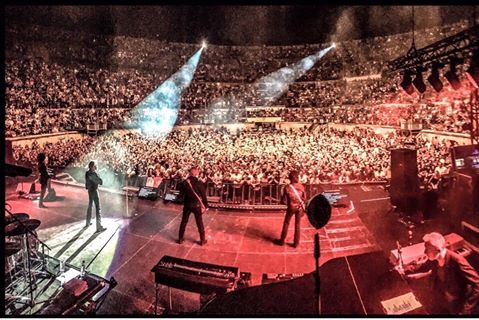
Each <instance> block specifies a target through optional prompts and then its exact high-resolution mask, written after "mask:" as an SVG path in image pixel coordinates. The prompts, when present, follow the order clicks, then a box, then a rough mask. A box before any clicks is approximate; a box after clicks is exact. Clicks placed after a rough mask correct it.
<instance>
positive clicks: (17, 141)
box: [5, 131, 85, 147]
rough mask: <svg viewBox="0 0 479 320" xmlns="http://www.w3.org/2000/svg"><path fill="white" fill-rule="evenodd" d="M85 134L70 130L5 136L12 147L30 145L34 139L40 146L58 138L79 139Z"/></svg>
mask: <svg viewBox="0 0 479 320" xmlns="http://www.w3.org/2000/svg"><path fill="white" fill-rule="evenodd" d="M84 135H85V134H83V133H79V132H78V131H70V132H58V133H50V134H41V135H36V136H24V137H16V138H6V139H5V140H6V141H11V143H12V147H15V146H21V147H24V146H31V145H32V143H33V142H34V141H36V142H37V143H38V144H39V145H40V146H42V145H44V144H45V143H55V142H57V141H60V140H64V139H80V138H82V137H83V136H84Z"/></svg>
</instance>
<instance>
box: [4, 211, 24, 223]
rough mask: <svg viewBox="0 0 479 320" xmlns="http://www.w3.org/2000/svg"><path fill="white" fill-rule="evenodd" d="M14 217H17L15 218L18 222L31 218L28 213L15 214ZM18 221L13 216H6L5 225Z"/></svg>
mask: <svg viewBox="0 0 479 320" xmlns="http://www.w3.org/2000/svg"><path fill="white" fill-rule="evenodd" d="M13 215H14V216H15V218H17V219H18V220H20V221H22V222H23V221H25V220H28V219H30V216H29V215H28V213H23V212H20V213H14V214H13ZM16 221H17V220H15V219H14V218H13V217H12V216H5V225H7V224H10V223H14V222H16Z"/></svg>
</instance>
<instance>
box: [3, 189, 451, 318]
mask: <svg viewBox="0 0 479 320" xmlns="http://www.w3.org/2000/svg"><path fill="white" fill-rule="evenodd" d="M53 186H54V188H55V190H56V193H57V195H58V196H59V200H58V201H55V202H46V203H45V204H46V206H47V208H45V209H40V208H38V201H37V200H31V199H25V198H20V197H19V196H18V194H17V193H16V192H15V187H16V186H12V187H9V188H7V190H6V201H7V203H8V204H9V205H11V207H12V211H13V212H26V213H28V214H29V215H30V218H33V219H39V220H40V221H41V225H40V226H39V228H38V229H37V232H38V236H39V238H40V239H41V240H42V241H44V242H45V243H46V244H47V245H48V246H50V247H51V249H52V250H51V251H50V255H51V256H55V257H57V258H60V259H62V260H64V261H66V262H67V263H70V264H72V265H75V266H80V265H81V263H82V261H85V262H86V264H90V262H91V264H90V266H89V267H88V271H89V272H92V273H94V274H97V275H99V276H102V277H105V278H107V279H109V278H110V277H114V278H115V279H116V281H117V282H118V285H117V286H116V287H115V288H114V289H113V291H112V292H111V293H110V294H109V296H108V297H107V299H106V301H105V303H104V304H103V306H102V307H101V309H100V310H99V312H98V314H104V315H131V314H152V313H153V311H154V302H155V284H154V277H153V273H152V272H151V269H152V267H153V266H154V265H155V264H156V263H157V262H158V261H159V260H160V259H161V258H162V257H163V256H164V255H171V256H175V257H178V258H185V259H189V260H195V261H202V262H208V263H214V264H219V265H225V266H236V267H238V268H239V269H240V271H242V272H250V273H251V274H252V284H253V285H258V284H261V278H262V275H263V273H307V272H311V271H313V270H314V265H315V262H314V257H313V237H314V233H315V232H316V230H315V229H314V228H312V227H311V225H310V224H309V222H308V220H307V218H304V219H302V222H301V244H300V246H299V247H298V248H296V249H295V248H293V247H292V246H291V244H292V237H293V224H290V230H289V233H288V237H287V239H286V242H287V244H286V245H285V246H282V247H280V246H276V245H274V244H273V243H272V240H273V239H275V238H277V237H278V236H279V233H280V231H281V226H282V222H283V216H284V215H283V213H282V212H276V213H275V212H237V211H220V210H211V209H210V210H209V211H208V212H207V213H206V214H205V215H204V217H203V221H204V224H205V229H206V235H207V240H208V243H207V244H206V245H205V246H200V245H199V244H198V243H197V241H198V240H199V235H198V231H197V229H196V224H195V221H194V218H193V217H190V221H189V223H188V227H187V230H186V234H185V242H184V243H183V244H181V245H179V244H177V243H176V240H177V238H178V228H179V224H180V220H181V208H182V207H181V206H180V205H177V204H171V203H170V204H165V203H164V202H163V201H161V200H158V201H150V200H143V199H137V198H130V199H129V200H128V201H127V200H126V199H127V198H126V197H125V196H120V195H116V194H111V193H106V192H102V193H101V195H100V199H101V205H102V211H103V220H102V221H103V222H102V224H103V226H105V227H107V230H106V231H105V232H102V233H99V234H97V233H94V232H95V224H94V223H93V225H92V226H90V227H89V228H85V227H84V226H85V212H86V207H87V199H88V197H87V193H86V191H85V189H84V188H81V187H76V186H65V185H62V184H58V183H53ZM347 188H348V192H349V200H350V203H351V205H350V207H346V208H333V215H332V218H331V220H330V222H329V223H328V224H327V225H326V227H324V228H323V229H321V230H320V241H321V262H320V263H321V265H322V264H324V263H327V261H328V260H330V259H334V258H336V257H341V256H349V255H356V254H361V253H366V252H371V251H377V250H382V251H383V252H384V256H385V257H387V256H388V255H389V251H390V250H392V249H394V248H395V243H396V240H399V241H400V243H401V244H403V245H407V244H408V242H412V243H417V242H421V238H422V235H423V234H424V233H425V232H428V231H431V230H436V231H439V232H443V233H445V234H447V233H449V232H452V231H454V230H452V229H451V226H450V225H449V224H448V222H447V219H446V218H445V217H440V216H438V217H435V218H434V219H433V220H432V221H428V222H426V223H425V224H417V225H416V227H415V228H414V229H408V228H407V227H406V226H405V225H404V224H402V223H401V222H399V221H398V215H397V214H396V213H394V212H392V210H391V205H390V203H389V197H388V194H387V192H386V191H385V190H384V189H383V187H382V186H381V185H354V186H349V187H347ZM93 222H94V221H93ZM409 231H412V232H411V233H410V232H409ZM159 292H160V295H159V306H166V304H167V301H168V299H167V289H166V287H163V286H160V291H159ZM172 300H173V310H174V311H175V312H191V311H195V310H197V309H198V308H199V303H200V302H199V295H197V294H193V293H189V292H186V291H181V290H177V289H172Z"/></svg>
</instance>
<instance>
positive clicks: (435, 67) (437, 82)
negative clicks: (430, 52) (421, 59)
mask: <svg viewBox="0 0 479 320" xmlns="http://www.w3.org/2000/svg"><path fill="white" fill-rule="evenodd" d="M442 67H443V66H442V65H441V64H439V63H437V62H435V63H433V64H432V67H431V74H430V75H429V77H427V81H428V82H429V84H430V85H431V86H432V87H433V88H434V90H436V92H440V91H441V90H442V88H443V87H444V85H443V84H442V81H441V79H440V78H439V69H440V68H442Z"/></svg>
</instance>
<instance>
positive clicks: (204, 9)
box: [5, 5, 474, 45]
mask: <svg viewBox="0 0 479 320" xmlns="http://www.w3.org/2000/svg"><path fill="white" fill-rule="evenodd" d="M411 8H412V7H411V6H331V5H327V6H324V5H322V6H320V5H315V6H313V5H275V6H265V5H254V6H251V5H242V6H232V5H228V6H226V5H202V6H198V5H168V6H7V7H5V24H6V26H7V27H8V26H9V25H18V24H21V25H24V24H39V25H47V26H54V27H59V28H64V29H69V30H78V29H81V30H83V31H87V32H88V31H91V32H94V33H107V34H115V35H129V36H135V37H148V38H155V39H161V40H166V41H173V42H187V43H198V42H200V41H201V40H202V39H206V40H207V41H208V42H209V43H213V44H224V45H293V44H304V43H321V42H329V41H337V40H346V39H360V38H367V37H373V36H379V35H388V34H395V33H400V32H410V31H411V12H412V9H411ZM473 15H474V7H472V6H416V7H415V23H416V28H417V29H421V28H425V27H430V26H435V25H442V24H448V23H453V22H457V21H459V20H461V19H472V17H473ZM471 21H472V20H471Z"/></svg>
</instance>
